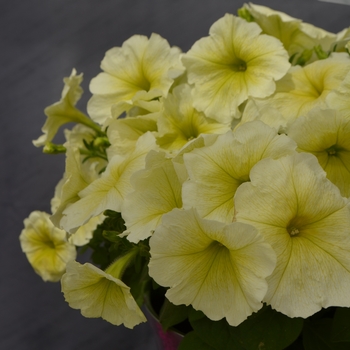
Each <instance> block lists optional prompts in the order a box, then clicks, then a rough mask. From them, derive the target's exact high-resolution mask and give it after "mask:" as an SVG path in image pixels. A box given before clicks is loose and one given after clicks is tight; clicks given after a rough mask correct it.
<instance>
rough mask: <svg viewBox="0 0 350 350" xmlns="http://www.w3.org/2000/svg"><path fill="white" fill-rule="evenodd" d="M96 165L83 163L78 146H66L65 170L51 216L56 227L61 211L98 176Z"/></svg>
mask: <svg viewBox="0 0 350 350" xmlns="http://www.w3.org/2000/svg"><path fill="white" fill-rule="evenodd" d="M97 165H98V163H92V164H89V163H83V162H82V157H81V155H80V152H79V149H78V148H73V147H68V148H67V151H66V171H65V174H64V177H63V179H62V180H61V181H60V183H59V186H58V187H57V189H56V193H55V199H54V201H55V202H56V204H55V208H53V209H54V210H53V215H52V217H51V220H52V222H53V223H54V224H55V225H56V226H57V227H61V223H60V221H61V219H62V217H63V214H62V213H63V211H64V210H65V209H66V208H67V206H69V205H71V204H73V203H75V202H77V201H78V200H79V199H80V197H79V195H78V193H79V192H80V191H82V190H83V189H84V188H86V187H87V186H88V185H89V184H90V183H92V182H93V181H94V180H96V179H97V178H98V172H97V171H96V167H97Z"/></svg>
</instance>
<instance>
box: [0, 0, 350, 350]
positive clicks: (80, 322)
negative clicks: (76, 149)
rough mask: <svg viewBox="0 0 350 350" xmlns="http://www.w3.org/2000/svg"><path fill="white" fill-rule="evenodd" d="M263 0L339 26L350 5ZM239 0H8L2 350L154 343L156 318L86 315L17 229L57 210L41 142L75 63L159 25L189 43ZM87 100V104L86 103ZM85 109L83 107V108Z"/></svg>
mask: <svg viewBox="0 0 350 350" xmlns="http://www.w3.org/2000/svg"><path fill="white" fill-rule="evenodd" d="M255 3H258V4H263V5H266V6H270V7H272V8H274V9H277V10H281V11H285V12H287V13H288V14H290V15H291V16H294V17H298V18H301V19H303V20H305V21H307V22H310V23H313V24H315V25H317V26H321V27H323V28H325V29H327V30H330V31H334V32H337V31H340V30H341V29H343V28H344V27H347V26H350V6H345V5H338V4H330V3H325V2H319V1H317V0H289V1H282V0H279V1H278V0H274V1H272V0H270V1H268V0H266V1H255ZM241 5H242V3H241V2H239V1H236V0H230V1H229V0H114V1H110V0H75V1H73V0H11V1H5V0H0V101H1V104H0V108H1V116H0V123H1V127H0V133H1V134H0V142H1V147H0V157H1V166H0V176H1V182H0V186H1V192H0V193H1V196H0V199H1V210H0V215H1V223H2V230H1V233H0V249H1V251H0V303H1V312H0V350H7V349H13V350H27V349H28V350H41V349H45V350H46V349H48V350H61V349H65V350H70V349H85V350H88V349H121V350H131V349H144V350H147V349H155V342H154V336H153V334H152V331H151V330H150V328H149V325H141V326H138V327H136V328H135V329H134V330H133V331H130V330H127V329H125V328H123V327H113V326H111V325H110V324H108V323H106V322H104V321H102V320H95V319H86V318H84V317H82V316H81V315H80V313H79V311H76V310H72V309H70V308H69V307H68V305H67V304H66V303H65V302H64V299H63V297H62V295H61V292H60V285H59V284H52V283H44V282H42V280H41V279H40V277H38V276H37V275H36V274H35V273H34V272H33V271H32V269H31V267H30V265H29V264H28V262H27V260H26V257H25V255H24V254H23V253H22V252H21V250H20V246H19V241H18V235H19V233H20V231H21V230H22V227H23V219H24V218H25V217H27V216H28V215H29V213H30V212H31V211H33V210H43V211H49V200H50V198H51V197H52V196H53V190H54V186H55V184H56V183H57V182H58V180H59V179H60V178H61V176H62V173H63V169H64V157H63V156H47V155H43V154H42V153H41V150H40V149H37V148H35V147H34V146H32V143H31V141H32V140H33V139H36V138H37V137H38V136H39V135H40V128H41V126H42V125H43V123H44V121H45V116H44V114H43V109H44V107H46V106H47V105H49V104H51V103H53V102H55V101H57V100H58V99H59V97H60V93H61V89H62V78H63V77H64V76H68V75H69V74H70V72H71V69H72V68H73V67H75V68H76V69H77V70H78V72H84V74H85V81H84V84H83V87H84V90H85V91H86V96H85V98H84V99H83V103H84V102H86V101H87V98H88V96H89V93H88V82H89V81H90V79H91V78H92V77H94V76H95V75H97V73H98V72H99V70H100V69H99V64H100V61H101V59H102V58H103V56H104V53H105V51H106V50H108V49H109V48H111V47H113V46H119V45H121V44H122V42H123V41H124V40H126V39H127V38H129V37H130V36H131V35H133V34H145V35H150V34H151V33H152V32H156V33H159V34H160V35H162V36H163V37H165V38H166V39H168V41H169V42H170V44H171V45H177V46H179V47H181V48H182V49H183V50H184V51H185V50H188V49H189V48H190V47H191V45H192V44H193V43H194V42H195V41H196V40H197V39H199V38H200V37H202V36H205V35H207V33H208V29H209V27H210V25H211V24H212V23H213V22H214V21H215V20H217V19H218V18H219V17H221V16H222V15H224V14H225V13H226V12H230V13H236V10H237V8H239V7H240V6H241ZM81 106H84V104H82V105H81ZM83 108H84V107H83Z"/></svg>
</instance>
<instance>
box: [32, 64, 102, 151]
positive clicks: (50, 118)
mask: <svg viewBox="0 0 350 350" xmlns="http://www.w3.org/2000/svg"><path fill="white" fill-rule="evenodd" d="M82 80H83V75H82V74H80V75H77V72H76V70H75V69H73V71H72V74H71V75H70V77H68V78H64V79H63V81H64V83H65V85H64V88H63V91H62V97H61V100H60V101H59V102H56V103H54V104H52V105H51V106H49V107H47V108H45V111H44V112H45V115H46V116H47V119H46V122H45V124H44V126H43V127H42V129H41V130H42V131H43V133H44V134H43V135H41V136H40V137H39V138H38V139H37V140H34V141H33V144H34V145H35V146H37V147H40V146H44V145H45V144H46V143H48V142H50V141H51V140H52V139H53V138H54V137H55V135H56V133H57V130H58V129H59V128H60V127H61V126H62V125H64V124H67V123H70V122H75V123H82V124H85V125H87V126H89V127H90V128H92V129H95V130H99V127H98V126H97V125H96V124H95V123H94V122H93V121H92V120H90V119H89V118H88V117H87V116H86V115H85V114H84V113H82V112H80V111H79V110H78V109H77V108H76V107H75V104H76V103H77V102H78V101H79V99H80V97H81V95H82V93H83V89H82V88H81V87H80V84H81V82H82Z"/></svg>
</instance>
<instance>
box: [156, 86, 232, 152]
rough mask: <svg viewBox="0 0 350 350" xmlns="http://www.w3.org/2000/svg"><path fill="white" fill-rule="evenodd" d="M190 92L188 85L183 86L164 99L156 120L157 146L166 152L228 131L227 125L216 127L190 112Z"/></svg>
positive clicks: (204, 118)
mask: <svg viewBox="0 0 350 350" xmlns="http://www.w3.org/2000/svg"><path fill="white" fill-rule="evenodd" d="M191 90H192V89H191V87H190V86H189V85H188V84H182V85H179V86H177V87H175V88H174V89H173V91H172V93H169V95H168V96H167V98H164V99H163V109H162V111H161V112H159V113H158V118H157V125H158V135H157V143H158V144H159V145H160V147H162V148H164V149H166V150H168V151H176V150H179V149H181V148H182V147H183V146H185V145H186V144H187V142H188V141H191V140H193V139H195V138H197V137H198V136H199V135H200V134H223V133H225V132H227V131H228V130H230V125H229V124H227V123H226V124H222V123H218V122H217V121H216V120H214V119H211V118H207V117H206V116H205V115H204V114H203V113H202V112H198V111H197V110H196V109H195V108H193V99H192V96H191Z"/></svg>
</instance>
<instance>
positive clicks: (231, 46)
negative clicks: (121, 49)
mask: <svg viewBox="0 0 350 350" xmlns="http://www.w3.org/2000/svg"><path fill="white" fill-rule="evenodd" d="M209 34H210V36H209V37H205V38H202V39H200V40H198V41H197V42H196V43H195V44H194V45H193V46H192V48H191V50H189V51H188V53H187V54H185V55H184V56H183V58H182V60H183V63H184V65H185V66H186V68H187V74H188V81H189V83H190V84H194V86H195V87H194V91H193V97H194V107H195V108H196V109H198V110H199V111H203V112H204V113H205V114H206V116H208V117H210V118H214V119H216V120H218V121H220V122H230V121H231V120H232V118H233V117H236V116H237V108H238V106H239V105H240V104H241V103H242V102H244V101H245V100H246V99H247V98H248V97H260V98H262V97H266V96H269V95H271V94H272V93H273V92H274V91H275V80H278V79H280V78H282V77H283V76H284V75H285V73H286V72H287V70H288V68H289V67H290V63H289V62H288V54H287V52H286V50H285V49H284V48H283V45H282V43H281V42H280V41H279V40H277V39H276V38H273V37H271V36H268V35H261V29H260V27H259V26H258V25H257V24H256V23H247V22H246V21H245V20H243V19H241V18H239V17H235V16H233V15H230V14H226V15H225V16H224V17H223V18H221V19H219V20H218V21H217V22H215V23H214V24H213V25H212V26H211V28H210V31H209ZM247 43H249V45H247Z"/></svg>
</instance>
